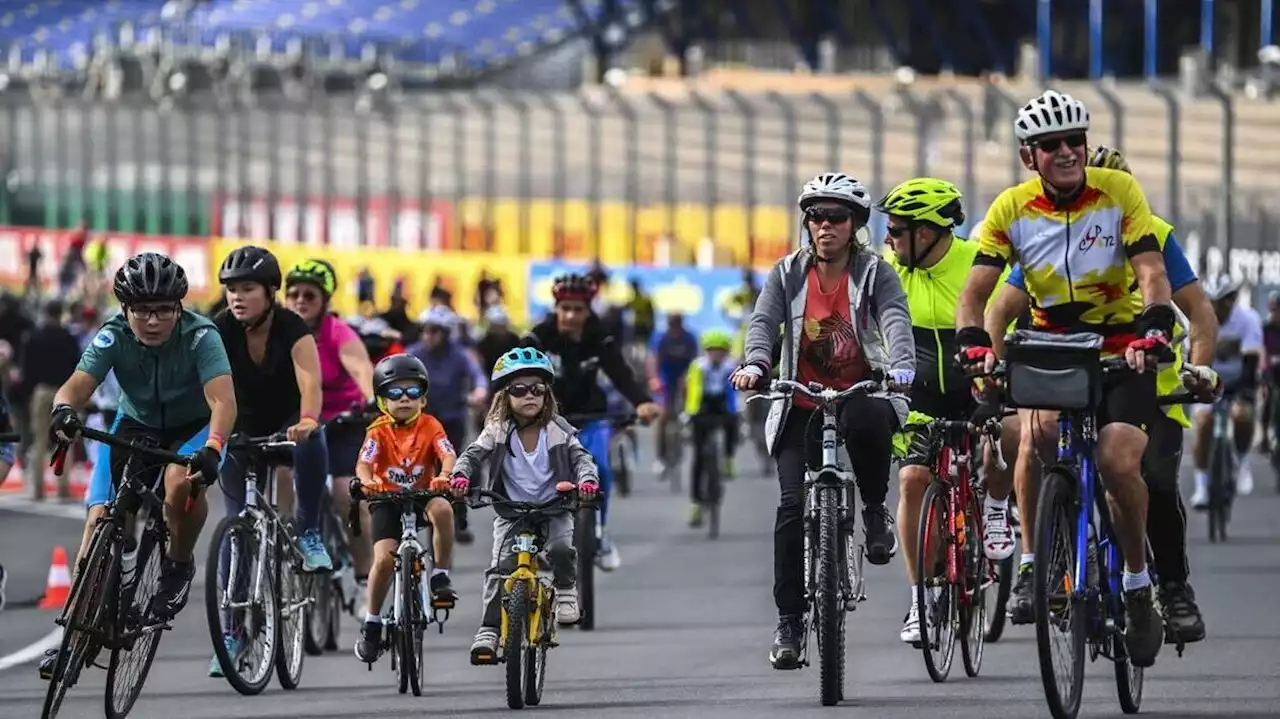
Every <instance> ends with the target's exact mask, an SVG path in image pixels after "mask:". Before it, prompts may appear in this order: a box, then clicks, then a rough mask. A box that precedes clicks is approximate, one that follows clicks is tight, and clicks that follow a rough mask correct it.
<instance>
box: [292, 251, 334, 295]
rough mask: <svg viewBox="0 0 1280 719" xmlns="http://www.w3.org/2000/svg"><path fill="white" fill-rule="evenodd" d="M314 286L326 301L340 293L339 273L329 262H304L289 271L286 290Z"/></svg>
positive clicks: (316, 260) (314, 260) (315, 260)
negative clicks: (298, 286)
mask: <svg viewBox="0 0 1280 719" xmlns="http://www.w3.org/2000/svg"><path fill="white" fill-rule="evenodd" d="M303 284H305V285H314V286H315V287H316V288H317V289H319V290H320V294H321V295H323V296H324V298H325V299H326V300H328V299H329V298H330V297H333V293H334V292H337V291H338V273H337V272H335V271H334V269H333V265H331V264H329V262H328V261H327V260H318V259H312V260H303V261H301V262H299V263H298V264H296V265H294V266H293V269H291V270H289V274H288V275H286V276H285V278H284V286H285V288H289V287H293V286H294V285H303Z"/></svg>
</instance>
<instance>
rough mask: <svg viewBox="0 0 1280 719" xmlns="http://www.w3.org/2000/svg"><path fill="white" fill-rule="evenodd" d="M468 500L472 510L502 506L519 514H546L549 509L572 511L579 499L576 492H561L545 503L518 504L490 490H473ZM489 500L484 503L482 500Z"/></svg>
mask: <svg viewBox="0 0 1280 719" xmlns="http://www.w3.org/2000/svg"><path fill="white" fill-rule="evenodd" d="M469 495H470V496H469V497H468V498H467V500H468V501H467V506H468V507H471V508H472V509H481V508H483V507H488V506H491V505H501V506H503V507H506V508H507V509H512V510H515V511H516V512H517V513H519V514H537V513H539V512H545V511H547V510H549V509H572V508H573V505H575V504H577V502H576V501H575V500H576V499H577V497H578V493H577V492H576V491H573V492H560V493H558V494H557V495H556V496H555V497H554V498H552V499H549V500H547V501H545V502H517V501H514V500H511V499H507V498H506V497H504V496H502V495H501V494H498V493H497V492H494V491H491V490H488V489H473V490H471V492H470V493H469ZM485 499H487V500H489V501H488V502H484V501H482V500H485Z"/></svg>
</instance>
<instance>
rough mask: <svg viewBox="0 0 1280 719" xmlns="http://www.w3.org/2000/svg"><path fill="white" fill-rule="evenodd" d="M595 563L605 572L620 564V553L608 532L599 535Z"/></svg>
mask: <svg viewBox="0 0 1280 719" xmlns="http://www.w3.org/2000/svg"><path fill="white" fill-rule="evenodd" d="M596 564H597V565H598V566H599V567H600V568H601V569H603V570H604V571H606V572H612V571H613V570H615V569H617V568H618V567H620V566H622V555H621V554H619V553H618V548H617V547H615V546H614V545H613V540H611V539H610V538H609V534H608V532H605V533H603V534H601V535H600V547H599V548H598V549H597V550H596Z"/></svg>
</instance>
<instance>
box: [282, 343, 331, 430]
mask: <svg viewBox="0 0 1280 719" xmlns="http://www.w3.org/2000/svg"><path fill="white" fill-rule="evenodd" d="M289 355H290V356H291V357H292V358H293V374H294V375H295V376H296V377H297V379H298V394H299V395H300V396H301V397H302V401H301V403H300V406H299V407H298V416H299V417H300V420H299V421H302V420H306V419H310V420H311V421H313V422H318V421H319V420H318V418H319V417H320V406H321V402H322V401H323V399H324V398H323V396H322V395H321V392H320V381H321V380H320V350H319V349H317V348H316V338H315V337H313V336H311V335H307V336H305V337H302V338H300V339H299V340H298V341H297V342H294V343H293V349H292V350H290V351H289Z"/></svg>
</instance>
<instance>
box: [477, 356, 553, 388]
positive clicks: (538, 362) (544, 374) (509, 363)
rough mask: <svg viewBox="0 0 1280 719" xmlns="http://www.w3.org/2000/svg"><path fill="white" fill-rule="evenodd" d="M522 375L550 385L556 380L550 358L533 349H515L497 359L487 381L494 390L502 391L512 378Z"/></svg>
mask: <svg viewBox="0 0 1280 719" xmlns="http://www.w3.org/2000/svg"><path fill="white" fill-rule="evenodd" d="M522 374H533V375H537V376H538V377H541V378H542V379H543V380H545V381H546V382H548V383H550V382H552V381H554V380H555V378H556V370H555V368H554V367H552V366H551V358H549V357H547V356H546V355H545V354H543V353H542V351H541V350H537V349H534V348H533V347H517V348H515V349H513V350H511V351H509V352H507V353H506V354H504V355H502V356H501V357H499V358H498V361H497V362H495V363H494V365H493V374H492V375H490V377H489V381H490V382H491V383H492V384H493V389H494V390H499V389H502V388H503V387H505V386H506V385H507V382H509V381H510V380H511V378H512V377H515V376H516V375H522Z"/></svg>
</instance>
